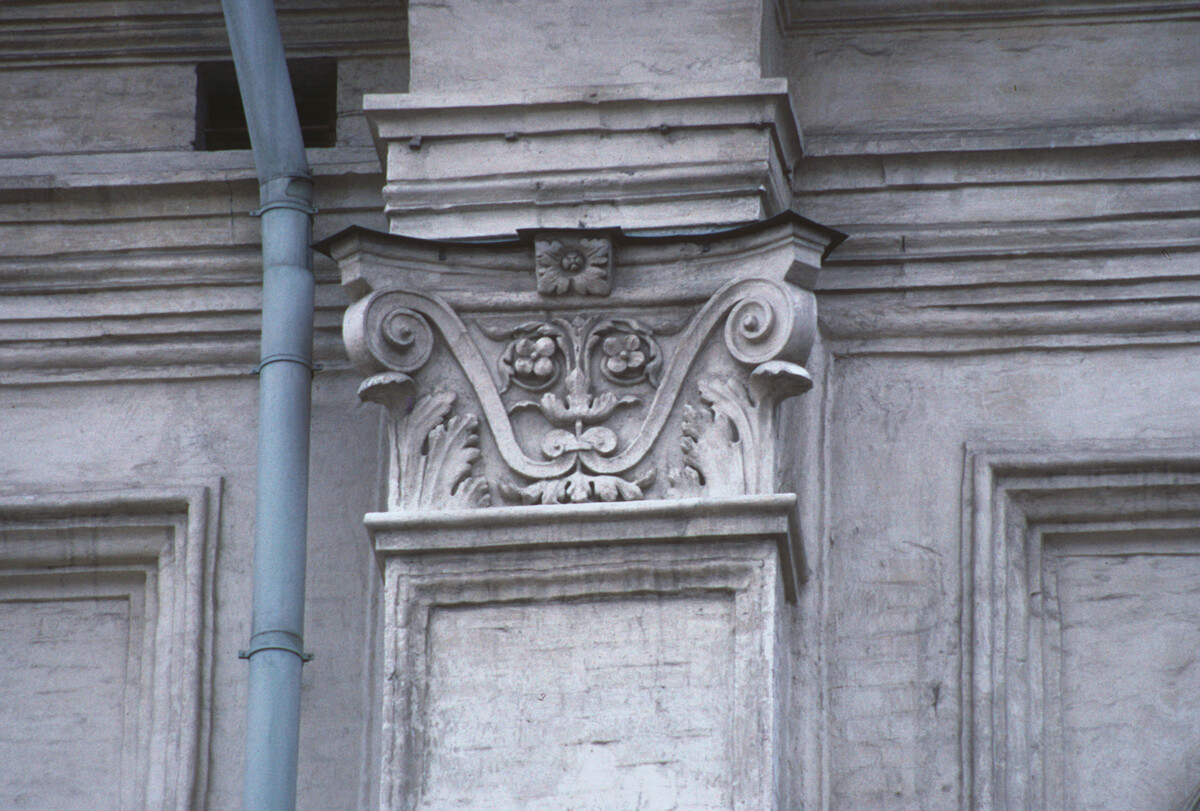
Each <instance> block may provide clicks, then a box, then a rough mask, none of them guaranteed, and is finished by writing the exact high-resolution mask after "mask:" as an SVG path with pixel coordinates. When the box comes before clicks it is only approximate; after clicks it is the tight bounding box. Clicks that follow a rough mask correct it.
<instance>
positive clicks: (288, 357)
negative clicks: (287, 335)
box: [251, 352, 324, 374]
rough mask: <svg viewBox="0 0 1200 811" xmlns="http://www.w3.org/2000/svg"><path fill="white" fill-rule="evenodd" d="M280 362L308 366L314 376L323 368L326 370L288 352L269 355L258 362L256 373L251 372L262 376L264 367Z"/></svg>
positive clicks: (301, 356)
mask: <svg viewBox="0 0 1200 811" xmlns="http://www.w3.org/2000/svg"><path fill="white" fill-rule="evenodd" d="M280 361H287V362H288V363H299V364H300V365H301V366H307V367H308V371H309V372H311V373H313V374H316V373H317V372H319V371H321V369H322V368H324V367H322V366H321V364H319V363H313V362H312V361H311V360H309V359H308V358H306V357H304V356H303V355H292V354H290V353H287V352H277V353H276V354H274V355H267V356H266V357H265V358H263V359H262V360H260V361H259V362H258V365H257V366H255V367H254V371H253V372H251V374H261V373H262V370H263V367H264V366H266V365H267V364H270V363H278V362H280Z"/></svg>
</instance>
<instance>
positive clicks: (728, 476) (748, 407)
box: [667, 378, 764, 497]
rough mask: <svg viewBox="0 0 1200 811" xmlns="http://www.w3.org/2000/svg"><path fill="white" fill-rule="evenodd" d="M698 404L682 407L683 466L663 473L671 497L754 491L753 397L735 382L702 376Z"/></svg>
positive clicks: (757, 479)
mask: <svg viewBox="0 0 1200 811" xmlns="http://www.w3.org/2000/svg"><path fill="white" fill-rule="evenodd" d="M699 392H700V401H701V402H702V403H703V404H704V407H703V408H696V407H695V406H692V405H685V406H684V407H683V422H682V432H683V437H682V439H681V440H680V450H681V451H682V454H683V466H682V467H681V468H675V469H672V470H671V471H670V472H669V473H668V474H667V479H668V481H669V482H670V488H669V489H670V491H671V492H672V493H673V494H674V495H675V496H676V497H685V496H699V495H708V496H733V495H743V494H746V493H754V492H758V491H759V489H760V488H759V485H760V484H761V475H760V469H761V468H762V467H763V466H764V460H763V459H761V457H760V454H761V452H762V450H761V443H760V436H759V427H760V425H759V405H760V404H759V403H757V402H755V401H754V400H752V399H751V398H750V396H749V394H748V392H746V390H745V387H744V386H742V385H741V384H740V383H734V382H731V381H728V380H718V379H711V378H709V379H703V380H701V381H700V384H699Z"/></svg>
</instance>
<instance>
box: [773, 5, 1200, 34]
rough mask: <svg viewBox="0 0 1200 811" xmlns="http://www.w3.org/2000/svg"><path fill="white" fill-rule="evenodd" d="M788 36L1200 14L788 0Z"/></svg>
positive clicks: (1165, 8)
mask: <svg viewBox="0 0 1200 811" xmlns="http://www.w3.org/2000/svg"><path fill="white" fill-rule="evenodd" d="M780 8H781V15H782V17H783V25H784V30H785V31H786V32H787V34H788V36H793V37H802V36H819V35H823V34H836V33H843V32H852V31H894V30H906V29H913V30H927V29H929V28H996V27H1009V26H1011V27H1017V26H1023V27H1030V26H1048V25H1105V24H1129V23H1157V22H1168V21H1171V20H1179V19H1197V18H1200V3H1197V2H1195V0H1175V1H1174V2H1171V1H1170V0H1168V2H1158V0H1142V1H1141V2H1129V0H1109V2H1103V1H1101V2H1096V0H1058V2H1054V3H1043V2H1038V0H1000V1H999V2H994V1H992V0H987V1H982V0H950V1H949V2H938V1H937V0H899V2H897V1H896V0H784V2H782V3H781V4H780Z"/></svg>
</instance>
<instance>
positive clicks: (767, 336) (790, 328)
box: [725, 279, 817, 366]
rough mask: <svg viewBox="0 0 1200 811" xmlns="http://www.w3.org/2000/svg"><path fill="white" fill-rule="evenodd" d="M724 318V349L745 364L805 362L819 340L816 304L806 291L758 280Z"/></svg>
mask: <svg viewBox="0 0 1200 811" xmlns="http://www.w3.org/2000/svg"><path fill="white" fill-rule="evenodd" d="M743 290H744V294H743V295H742V296H741V297H740V298H739V300H738V301H737V303H735V304H734V305H733V307H731V308H730V310H729V315H728V316H727V317H726V319H725V346H726V347H727V348H728V349H729V354H731V355H733V357H734V358H736V359H737V360H739V361H741V362H742V363H745V364H749V365H751V366H757V365H759V364H762V363H766V362H767V361H772V360H787V361H792V362H794V363H804V361H805V360H807V359H808V353H809V352H810V351H811V350H812V345H813V341H814V340H815V339H816V320H817V319H816V302H815V300H814V299H813V296H812V294H811V293H808V292H807V291H795V290H789V289H788V288H786V287H784V286H783V285H781V284H778V283H775V282H771V281H767V280H761V279H760V280H756V281H755V282H754V283H753V284H750V285H747V286H746V287H745V288H743Z"/></svg>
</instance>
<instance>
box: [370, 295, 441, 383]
mask: <svg viewBox="0 0 1200 811" xmlns="http://www.w3.org/2000/svg"><path fill="white" fill-rule="evenodd" d="M390 298H391V297H390V296H387V295H384V296H380V297H379V298H377V299H376V300H375V301H373V302H372V304H371V307H370V309H369V310H368V311H367V319H366V320H367V329H366V330H365V331H364V334H365V336H366V339H367V342H368V347H369V350H370V353H371V355H373V356H374V357H375V358H376V359H377V360H378V361H379V362H380V363H382V364H383V365H384V366H385V367H387V368H388V369H391V370H394V371H397V372H404V373H405V374H411V373H413V372H415V371H417V370H418V369H420V368H421V367H422V366H424V365H425V364H426V362H428V360H429V356H430V355H431V354H432V352H433V329H432V327H430V326H429V321H428V319H427V318H426V317H425V316H424V315H422V314H421V313H419V312H417V311H416V310H413V309H410V308H408V307H402V306H397V302H396V301H395V300H394V299H392V300H389V299H390Z"/></svg>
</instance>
